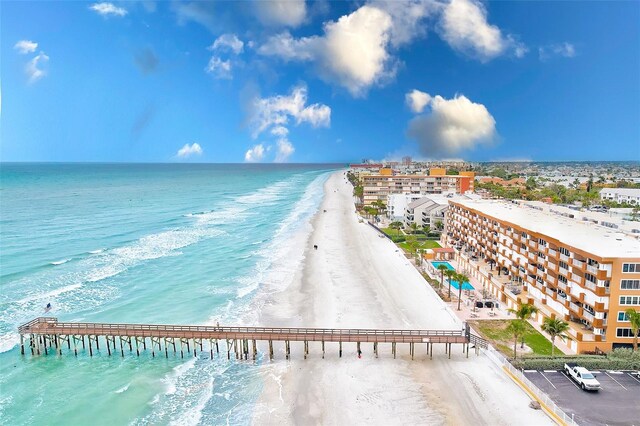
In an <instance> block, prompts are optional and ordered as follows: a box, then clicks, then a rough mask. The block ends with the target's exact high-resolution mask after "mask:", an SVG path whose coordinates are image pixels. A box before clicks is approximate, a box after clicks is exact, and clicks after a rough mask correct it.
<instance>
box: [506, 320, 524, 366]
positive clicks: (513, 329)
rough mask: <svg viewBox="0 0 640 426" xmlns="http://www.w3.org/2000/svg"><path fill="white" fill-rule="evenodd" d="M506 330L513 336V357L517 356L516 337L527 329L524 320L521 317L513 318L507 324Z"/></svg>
mask: <svg viewBox="0 0 640 426" xmlns="http://www.w3.org/2000/svg"><path fill="white" fill-rule="evenodd" d="M507 331H508V332H509V333H511V335H512V336H513V357H514V358H517V354H518V353H517V349H518V339H519V338H520V337H521V336H524V333H525V332H526V331H527V326H526V325H525V322H524V321H523V320H521V319H517V320H513V321H511V322H510V323H509V325H508V326H507Z"/></svg>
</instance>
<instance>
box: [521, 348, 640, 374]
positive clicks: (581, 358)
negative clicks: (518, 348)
mask: <svg viewBox="0 0 640 426" xmlns="http://www.w3.org/2000/svg"><path fill="white" fill-rule="evenodd" d="M617 351H619V349H616V350H615V351H613V352H611V353H610V354H609V355H608V356H605V355H575V356H564V357H553V358H551V357H523V358H519V359H517V360H511V364H513V366H514V367H516V368H521V369H524V370H545V369H552V370H561V369H562V368H563V367H564V364H565V363H567V362H575V363H577V364H579V365H580V366H582V367H585V368H587V369H589V370H638V369H640V356H638V354H635V355H633V354H627V353H623V354H622V355H620V354H618V353H616V355H614V352H617ZM629 352H630V351H629Z"/></svg>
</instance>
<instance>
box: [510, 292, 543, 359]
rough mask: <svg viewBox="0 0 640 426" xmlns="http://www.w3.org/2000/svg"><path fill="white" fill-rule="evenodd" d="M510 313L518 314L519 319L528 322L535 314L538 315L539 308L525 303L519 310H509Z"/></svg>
mask: <svg viewBox="0 0 640 426" xmlns="http://www.w3.org/2000/svg"><path fill="white" fill-rule="evenodd" d="M509 312H512V313H514V314H516V317H517V318H518V319H521V320H523V321H526V320H528V319H529V318H531V316H532V315H533V314H536V313H538V308H536V307H535V306H533V305H530V304H528V303H523V304H522V305H520V307H519V308H518V309H509ZM520 347H521V348H524V336H522V346H520Z"/></svg>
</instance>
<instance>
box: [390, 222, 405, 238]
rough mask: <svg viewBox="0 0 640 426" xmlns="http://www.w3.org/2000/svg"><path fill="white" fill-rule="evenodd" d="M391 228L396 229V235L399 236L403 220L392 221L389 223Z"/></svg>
mask: <svg viewBox="0 0 640 426" xmlns="http://www.w3.org/2000/svg"><path fill="white" fill-rule="evenodd" d="M389 228H391V229H395V230H396V237H397V236H398V235H399V234H400V228H402V222H399V221H395V222H391V224H390V225H389Z"/></svg>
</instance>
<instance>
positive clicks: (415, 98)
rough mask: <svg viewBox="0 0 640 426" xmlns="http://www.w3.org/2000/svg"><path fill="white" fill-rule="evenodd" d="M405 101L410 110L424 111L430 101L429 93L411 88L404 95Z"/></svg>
mask: <svg viewBox="0 0 640 426" xmlns="http://www.w3.org/2000/svg"><path fill="white" fill-rule="evenodd" d="M405 101H406V103H407V106H408V107H409V109H411V111H413V112H415V113H420V112H422V111H424V108H425V107H426V106H427V104H428V103H429V102H430V101H431V95H429V94H428V93H425V92H421V91H420V90H417V89H413V90H412V91H411V92H409V93H407V94H406V95H405Z"/></svg>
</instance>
